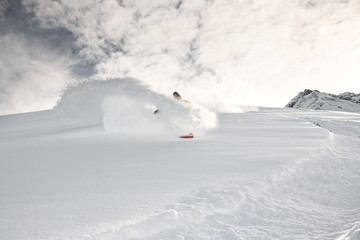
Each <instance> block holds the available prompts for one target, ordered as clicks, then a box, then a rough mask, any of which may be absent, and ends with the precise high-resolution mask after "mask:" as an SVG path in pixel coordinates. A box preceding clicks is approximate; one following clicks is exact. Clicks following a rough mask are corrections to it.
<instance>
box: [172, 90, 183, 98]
mask: <svg viewBox="0 0 360 240" xmlns="http://www.w3.org/2000/svg"><path fill="white" fill-rule="evenodd" d="M173 96H174V98H176V99H179V98H181V96H180V94H179V93H178V92H174V93H173Z"/></svg>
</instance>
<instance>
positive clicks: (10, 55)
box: [0, 34, 71, 115]
mask: <svg viewBox="0 0 360 240" xmlns="http://www.w3.org/2000/svg"><path fill="white" fill-rule="evenodd" d="M0 48H1V52H0V115H3V114H11V113H17V112H28V111H36V110H42V109H49V108H52V107H53V106H54V105H55V103H56V101H57V99H58V95H59V91H60V90H61V88H62V87H63V86H64V84H65V83H66V82H68V81H69V80H70V79H71V75H70V71H69V69H67V66H69V64H71V61H69V59H67V58H65V57H61V56H60V55H59V54H56V53H54V52H53V51H52V50H51V49H48V48H46V47H45V46H44V45H43V44H40V45H39V43H37V42H36V41H32V40H29V39H27V38H25V37H24V36H23V35H17V34H8V35H5V36H2V37H0Z"/></svg>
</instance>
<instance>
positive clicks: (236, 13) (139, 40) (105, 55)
mask: <svg viewBox="0 0 360 240" xmlns="http://www.w3.org/2000/svg"><path fill="white" fill-rule="evenodd" d="M0 49H1V51H0V115H3V114H13V113H20V112H29V111H38V110H43V109H50V108H52V107H53V106H54V105H55V104H56V103H57V101H58V100H59V97H60V96H61V93H62V92H63V91H64V89H66V87H67V86H69V85H71V84H74V83H77V82H81V81H83V80H84V79H97V80H104V81H106V80H107V79H110V78H125V77H131V78H135V79H138V80H139V81H141V82H142V83H144V84H145V85H146V86H148V87H149V88H151V89H152V90H154V91H157V92H160V93H163V94H165V95H169V96H170V95H171V93H172V92H173V91H179V92H180V93H181V94H182V95H183V97H185V98H187V99H189V100H191V101H194V102H196V103H199V104H202V105H203V106H205V107H208V108H209V109H213V110H226V109H229V108H230V107H229V106H232V105H234V104H236V105H256V106H268V107H283V106H285V105H286V104H287V103H288V102H289V101H290V100H291V99H292V98H293V97H295V95H296V94H297V93H299V92H300V91H303V90H304V89H317V90H320V91H323V92H329V93H334V94H339V93H342V92H354V93H360V81H359V79H360V1H358V0H326V1H325V0H311V1H308V0H288V1H283V0H273V1H263V0H236V1H234V0H153V1H148V0H88V1H80V0H54V1H44V0H1V1H0Z"/></svg>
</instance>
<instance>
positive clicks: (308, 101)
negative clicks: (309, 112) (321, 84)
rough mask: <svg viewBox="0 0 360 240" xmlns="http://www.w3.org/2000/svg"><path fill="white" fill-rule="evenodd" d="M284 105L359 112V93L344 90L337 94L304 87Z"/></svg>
mask: <svg viewBox="0 0 360 240" xmlns="http://www.w3.org/2000/svg"><path fill="white" fill-rule="evenodd" d="M285 107H289V108H306V109H314V110H331V111H345V112H360V94H355V93H350V92H345V93H341V94H339V95H334V94H329V93H323V92H319V91H318V90H310V89H305V90H304V91H303V92H300V93H299V94H298V95H297V96H296V97H295V98H293V99H292V100H291V101H290V102H289V103H288V104H287V105H286V106H285Z"/></svg>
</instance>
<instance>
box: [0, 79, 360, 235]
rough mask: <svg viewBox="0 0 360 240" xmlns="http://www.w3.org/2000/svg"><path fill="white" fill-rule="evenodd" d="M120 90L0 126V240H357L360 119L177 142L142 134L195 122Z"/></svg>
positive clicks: (301, 119)
mask: <svg viewBox="0 0 360 240" xmlns="http://www.w3.org/2000/svg"><path fill="white" fill-rule="evenodd" d="M129 81H130V80H129ZM129 81H124V82H119V81H115V80H114V81H110V82H109V83H100V82H89V83H84V84H82V85H79V86H77V87H74V88H70V89H69V90H68V91H67V93H66V94H65V95H64V96H63V99H62V100H61V102H60V103H59V105H58V106H57V107H56V108H55V109H52V110H47V111H42V112H33V113H26V114H17V115H8V116H0V213H1V214H0V238H1V239H2V240H22V239H26V240H65V239H66V240H108V239H109V240H112V239H122V240H123V239H125V240H126V239H137V240H139V239H147V240H150V239H154V240H155V239H156V240H158V239H169V240H170V239H171V240H173V239H179V240H180V239H339V240H340V239H341V240H345V239H351V240H355V239H359V238H360V221H359V219H360V211H359V208H360V204H359V199H360V171H358V169H359V168H360V161H359V159H360V149H359V145H360V114H357V113H344V112H329V111H321V112H318V111H308V110H299V109H286V108H285V109H283V108H282V109H260V110H259V111H251V112H246V113H226V114H218V116H217V118H218V124H217V125H216V127H215V126H212V128H206V131H202V133H203V134H202V135H201V136H197V135H196V138H194V139H180V138H178V137H177V135H176V133H174V132H172V131H169V132H167V134H157V131H153V130H152V129H153V128H155V129H158V127H159V125H160V126H163V127H165V128H168V127H170V128H171V127H172V126H173V123H177V121H178V119H182V118H178V117H174V118H171V117H170V115H171V114H174V115H175V116H177V114H179V113H187V114H190V115H189V116H191V115H192V114H195V115H196V114H198V112H197V111H195V112H193V110H186V109H185V110H184V109H182V108H181V107H178V106H177V105H176V104H178V103H176V102H174V101H172V100H171V99H170V98H167V97H166V96H163V95H157V94H156V93H155V92H152V91H150V90H148V89H146V88H144V87H142V86H138V85H137V84H136V83H134V82H132V81H130V83H129ZM95 86H96V87H95ZM124 89H126V91H124ZM154 96H157V97H158V98H161V99H162V101H161V102H162V103H161V104H162V105H161V106H162V108H161V110H162V111H160V113H159V114H160V115H158V116H156V117H158V118H154V119H152V117H154V116H155V115H154V114H153V113H152V111H148V109H147V108H143V106H144V105H143V104H144V102H146V104H148V103H149V102H151V103H155V105H156V104H160V102H159V103H158V102H156V98H153V97H154ZM163 101H164V102H163ZM123 105H125V107H123ZM127 106H137V108H132V107H131V108H128V107H127ZM146 106H147V105H146ZM92 107H94V109H92ZM167 110H169V111H171V114H170V113H166V111H167ZM202 110H204V111H206V109H202ZM146 113H148V115H149V116H151V117H150V118H149V116H147V117H144V118H140V119H138V116H139V114H140V115H143V114H146ZM161 114H164V116H165V119H170V121H168V120H162V119H161V117H162V115H161ZM169 114H170V115H169ZM124 115H125V118H124ZM167 115H168V116H167ZM180 115H181V114H180ZM100 116H101V117H100ZM201 116H202V117H204V118H205V119H203V121H207V120H209V119H212V118H211V117H209V119H206V115H201ZM210 116H212V115H211V114H210ZM93 117H95V120H96V121H94V119H92V118H93ZM88 118H89V119H88ZM102 118H103V119H104V120H105V121H101V119H102ZM99 119H100V121H98V120H99ZM150 119H151V120H150ZM131 120H133V121H131ZM135 120H136V121H135ZM157 120H158V121H157ZM149 121H150V123H149ZM151 121H152V122H151ZM109 122H111V124H110V125H107V124H109ZM155 123H156V124H155ZM198 123H199V122H198ZM200 123H201V121H200ZM141 124H143V125H141ZM196 126H197V125H192V127H196ZM203 126H204V125H202V124H200V127H203ZM137 127H140V129H136V128H137ZM146 130H147V131H146ZM131 131H134V132H136V133H137V134H136V135H131V136H129V134H128V133H129V132H131ZM149 132H150V133H151V134H148V133H149Z"/></svg>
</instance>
